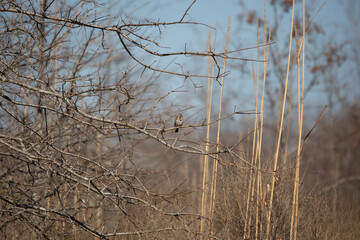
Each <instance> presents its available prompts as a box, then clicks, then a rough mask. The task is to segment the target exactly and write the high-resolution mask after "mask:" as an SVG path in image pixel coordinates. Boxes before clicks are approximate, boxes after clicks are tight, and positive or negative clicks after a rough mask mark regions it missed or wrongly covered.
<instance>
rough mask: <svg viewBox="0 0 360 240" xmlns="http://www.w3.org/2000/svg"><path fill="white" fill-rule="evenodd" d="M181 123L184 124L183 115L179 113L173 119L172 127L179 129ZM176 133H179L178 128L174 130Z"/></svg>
mask: <svg viewBox="0 0 360 240" xmlns="http://www.w3.org/2000/svg"><path fill="white" fill-rule="evenodd" d="M183 123H184V118H183V115H182V114H181V113H179V114H178V115H177V116H176V118H175V122H174V127H180V126H182V125H183ZM178 131H179V128H176V129H175V132H178Z"/></svg>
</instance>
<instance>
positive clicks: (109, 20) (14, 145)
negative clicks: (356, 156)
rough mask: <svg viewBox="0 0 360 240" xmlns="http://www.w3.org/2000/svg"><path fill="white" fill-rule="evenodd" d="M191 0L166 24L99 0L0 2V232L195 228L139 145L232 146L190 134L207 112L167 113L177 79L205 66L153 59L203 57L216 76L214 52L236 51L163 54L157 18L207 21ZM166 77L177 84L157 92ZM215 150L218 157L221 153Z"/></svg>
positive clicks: (106, 234) (84, 233) (177, 231)
mask: <svg viewBox="0 0 360 240" xmlns="http://www.w3.org/2000/svg"><path fill="white" fill-rule="evenodd" d="M194 3H195V1H193V2H192V3H191V4H190V5H189V6H188V8H187V9H185V10H184V12H183V13H182V15H181V16H179V19H178V20H177V21H174V22H162V21H160V20H159V21H149V20H145V19H144V20H141V21H135V20H134V19H131V16H120V17H119V18H115V17H114V16H112V15H111V13H112V11H111V7H113V6H109V5H107V4H102V3H100V1H99V2H97V1H50V0H42V1H32V0H29V1H1V7H0V12H1V23H0V27H1V29H0V36H1V42H0V52H1V54H0V96H1V102H0V108H1V111H0V114H1V118H0V124H1V130H0V155H1V160H0V162H1V171H0V186H1V187H0V199H1V201H0V204H1V209H2V211H1V217H0V219H1V220H0V231H1V234H2V235H3V236H4V237H5V238H6V236H9V235H12V236H17V237H19V238H26V239H28V237H29V234H28V233H29V232H30V233H31V236H32V238H33V239H38V238H43V239H53V238H56V237H55V236H57V237H64V238H65V237H66V238H69V237H74V238H75V237H76V238H79V239H85V238H87V237H88V236H89V235H94V236H96V237H99V238H103V239H108V238H111V237H115V236H124V237H127V238H130V237H131V236H135V237H136V236H138V235H146V236H150V237H154V238H158V237H160V238H163V237H165V238H166V236H173V237H175V238H176V236H182V235H184V234H186V235H187V236H188V237H189V238H194V237H195V236H196V235H197V234H198V233H197V231H198V230H197V228H196V227H194V226H195V225H196V224H195V223H194V222H196V220H197V219H198V218H199V217H201V216H199V215H197V214H196V212H186V211H184V210H183V206H177V205H176V204H175V205H174V203H172V199H178V198H179V196H180V195H181V191H177V188H176V187H175V188H174V189H170V190H169V193H167V192H164V193H161V194H160V193H157V192H153V191H151V190H150V189H148V187H147V181H148V179H149V175H150V174H153V173H151V172H143V171H142V169H141V168H138V164H139V162H141V158H146V157H147V155H146V154H145V153H144V152H141V147H140V148H139V147H138V146H143V145H141V144H143V143H144V142H145V141H146V140H149V139H152V140H153V141H154V142H156V143H157V146H159V147H163V148H166V149H172V150H174V151H179V152H184V153H190V154H195V155H209V157H210V158H214V156H215V155H217V154H219V153H227V155H229V156H230V158H236V156H237V155H236V154H232V151H233V149H232V148H230V147H226V146H220V147H219V150H218V151H217V150H214V149H216V148H215V145H212V148H211V147H210V148H209V149H210V151H209V152H206V151H205V150H204V148H203V146H204V145H205V144H206V143H205V142H203V141H193V140H192V139H191V138H190V137H188V136H189V134H190V133H191V132H192V131H193V129H195V128H199V127H202V126H205V125H206V124H205V123H204V122H199V123H193V124H191V123H189V122H186V120H185V123H184V124H183V125H182V126H180V133H179V134H178V135H174V130H175V128H174V127H173V126H174V125H173V122H174V119H175V116H176V114H177V113H178V112H181V111H183V110H185V109H186V108H187V106H181V105H178V106H172V105H171V104H169V103H167V102H166V101H167V99H168V98H169V96H172V95H173V94H174V93H176V92H179V91H182V90H183V88H182V87H183V85H184V84H185V83H187V82H190V83H191V84H193V85H194V87H196V83H195V82H196V79H202V78H208V77H210V76H207V75H206V74H205V75H202V73H201V72H200V73H196V72H194V73H190V72H189V71H188V70H187V69H186V68H185V67H184V66H183V65H182V64H179V65H175V66H176V68H175V67H169V66H166V65H165V66H164V67H162V65H161V64H157V61H159V59H164V61H165V62H166V61H168V60H167V59H168V58H169V57H171V56H186V57H197V58H198V57H210V58H212V59H213V61H214V62H215V63H216V66H217V68H216V70H217V71H216V75H215V77H213V78H214V79H215V80H217V79H218V78H219V77H221V76H223V75H224V72H222V70H221V68H220V67H219V66H220V65H219V64H218V63H219V61H222V59H223V58H224V57H228V58H229V59H237V58H236V57H231V56H226V55H225V54H224V53H221V52H220V53H215V52H212V51H207V52H206V51H204V52H201V51H197V52H189V51H187V50H186V49H184V50H182V51H177V52H171V51H166V49H165V48H163V47H162V46H160V45H159V44H158V42H157V38H158V37H159V36H160V34H162V31H163V30H164V28H165V27H171V26H174V25H180V24H187V25H199V26H200V27H204V28H208V27H209V26H206V25H204V24H200V23H196V22H191V21H186V15H187V13H188V11H190V10H191V7H192V6H193V4H194ZM121 7H125V6H121ZM154 29H155V31H153V30H154ZM151 31H153V32H151ZM149 32H151V33H149ZM164 49H165V50H164ZM234 53H236V51H234ZM169 61H170V60H169ZM170 64H172V62H171V61H170V62H169V65H170ZM174 69H175V70H174ZM163 76H167V77H174V78H177V79H178V80H179V81H180V82H182V83H183V84H182V85H181V87H179V88H178V89H173V90H171V91H169V92H166V93H161V91H159V89H161V85H162V84H163V83H162V82H161V81H164V80H163ZM233 114H236V113H232V114H230V115H233ZM230 115H227V116H230ZM227 116H225V117H227ZM214 122H216V120H215V121H213V122H211V123H210V124H213V123H214ZM177 127H179V126H177ZM181 132H183V133H181ZM139 153H140V154H139ZM221 156H223V155H220V158H219V161H220V162H221V161H225V160H224V159H227V161H229V156H227V157H226V158H222V157H221ZM154 219H157V220H156V221H155V220H154Z"/></svg>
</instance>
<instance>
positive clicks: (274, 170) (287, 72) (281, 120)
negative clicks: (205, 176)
mask: <svg viewBox="0 0 360 240" xmlns="http://www.w3.org/2000/svg"><path fill="white" fill-rule="evenodd" d="M294 4H295V1H293V3H292V12H291V27H290V39H289V54H288V62H287V69H286V78H285V89H284V93H283V100H282V108H281V116H280V125H279V128H278V135H277V142H276V148H275V156H274V168H273V176H272V183H271V190H270V202H269V210H268V214H267V223H266V239H269V238H270V226H271V213H272V207H273V199H274V190H275V181H276V177H277V176H276V172H277V163H278V158H279V151H280V142H281V135H282V128H283V123H284V113H285V106H286V95H287V87H288V79H289V70H290V59H291V46H292V36H293V26H294Z"/></svg>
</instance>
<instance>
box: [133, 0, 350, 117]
mask: <svg viewBox="0 0 360 240" xmlns="http://www.w3.org/2000/svg"><path fill="white" fill-rule="evenodd" d="M130 2H131V5H130V9H133V10H132V11H131V12H130V14H131V16H132V17H134V16H135V18H136V19H139V20H141V21H143V20H144V18H146V19H149V20H151V21H156V20H158V19H159V20H160V21H167V22H169V21H177V20H179V19H180V18H181V16H182V14H183V13H184V11H185V10H186V9H187V8H188V6H189V5H190V3H191V2H192V1H177V0H167V1H160V0H155V1H133V2H132V1H130ZM298 2H300V1H298ZM307 2H308V3H307V7H308V10H309V13H311V14H312V15H314V14H315V13H316V11H317V10H318V8H319V7H320V6H321V5H322V4H323V3H324V1H320V0H312V1H309V0H308V1H307ZM301 5H302V4H297V6H296V7H297V8H296V14H297V15H301V14H302V9H301ZM267 8H268V9H267V22H268V26H269V25H271V24H274V21H275V20H274V17H273V15H272V10H271V5H270V3H269V1H267ZM128 9H129V8H127V10H128ZM251 10H255V11H256V12H257V14H258V16H260V17H262V16H263V12H264V1H262V0H256V1H242V3H240V1H234V0H226V1H216V0H198V1H197V2H196V3H195V4H194V6H193V7H192V8H191V9H190V11H189V12H188V14H187V16H186V18H185V20H188V21H194V22H200V23H204V24H207V25H210V26H212V27H215V26H216V27H217V29H218V31H217V39H218V40H217V49H218V50H217V52H219V51H222V50H223V49H224V45H225V36H226V29H227V24H228V18H229V16H231V17H232V25H231V35H230V36H231V39H230V49H233V50H234V49H237V48H244V47H250V46H255V45H256V26H254V25H251V26H249V25H247V24H245V23H241V22H239V19H238V16H239V15H240V14H241V13H246V12H248V11H251ZM245 19H246V18H245ZM308 20H309V19H308ZM243 21H244V19H243ZM289 21H290V19H289V18H286V17H285V18H284V19H283V22H281V27H280V30H279V31H280V34H279V35H281V36H283V37H281V38H279V39H274V40H275V41H277V42H278V43H279V45H280V46H286V43H287V41H288V35H289V34H288V33H289V30H290V24H289V23H290V22H289ZM315 22H317V23H319V24H320V25H321V26H323V27H324V28H325V32H326V34H324V35H320V36H318V37H319V41H318V39H317V41H318V42H319V45H320V46H321V38H324V39H325V38H331V39H332V41H333V42H341V41H343V40H344V39H346V37H347V36H345V35H344V32H347V31H351V28H349V25H348V22H347V18H346V15H345V8H344V7H343V6H342V5H341V2H339V1H336V0H328V1H326V3H325V5H324V6H323V7H322V9H321V10H320V12H319V13H318V14H317V15H316V17H315V18H314V23H315ZM348 29H349V30H348ZM153 31H154V32H156V30H155V29H154V30H153ZM261 31H262V30H261ZM213 33H214V31H213ZM207 37H208V29H207V28H206V27H203V26H198V25H196V26H194V25H192V26H189V25H181V26H174V27H171V26H169V27H167V28H165V29H164V28H163V29H162V35H161V38H160V40H159V42H160V44H161V45H162V46H165V47H168V49H166V48H165V49H160V51H164V52H167V51H182V50H184V46H185V44H186V46H187V50H188V51H189V50H193V51H204V50H205V49H206V44H207ZM281 41H282V42H281ZM315 50H316V49H315ZM251 54H255V56H256V51H247V52H243V53H241V54H240V57H248V58H251V56H252V55H251ZM171 60H173V61H174V62H182V60H181V59H179V58H177V59H171ZM164 62H165V61H164ZM187 62H188V63H189V62H190V65H192V67H195V68H196V70H198V71H200V72H201V73H203V74H205V73H206V70H207V65H206V64H207V60H206V59H202V60H199V62H195V63H194V62H193V61H187ZM184 65H185V66H186V61H185V63H184ZM246 68H247V69H248V71H251V64H247V66H246ZM283 68H286V66H285V65H284V66H283ZM199 69H200V70H199ZM228 70H229V71H231V74H230V75H229V77H228V80H227V81H228V84H230V85H231V88H232V89H228V91H229V95H231V94H234V92H235V93H236V92H239V93H240V92H241V94H240V95H241V96H240V98H242V99H241V100H238V101H239V102H241V103H245V104H244V105H243V106H242V107H243V108H244V109H252V108H253V100H252V101H251V100H249V101H248V99H253V85H252V80H251V78H249V76H247V79H244V77H245V75H244V74H243V73H241V72H239V71H237V70H236V68H233V69H230V68H229V69H228ZM169 78H170V79H174V81H171V84H170V86H169V88H170V89H173V88H175V87H177V86H179V85H180V84H181V83H180V82H179V81H178V78H176V77H175V78H173V77H169ZM309 78H310V76H309ZM268 80H269V81H272V79H271V78H269V79H268ZM234 82H235V83H239V82H241V84H240V85H239V84H234ZM203 83H204V85H205V81H203ZM237 88H238V90H237ZM167 90H168V89H166V90H165V91H167ZM191 94H194V93H193V92H192V93H191ZM314 98H315V99H316V103H317V105H316V106H315V105H314V108H315V111H316V112H317V111H318V108H322V106H324V105H325V104H326V101H327V99H325V98H324V96H323V89H321V87H318V88H315V95H313V96H309V97H308V99H310V100H309V103H310V105H308V106H309V107H310V108H311V107H312V106H311V104H313V102H314ZM239 105H240V104H238V103H236V102H234V103H232V106H231V108H232V107H233V106H239ZM238 110H239V109H238ZM316 115H317V114H316Z"/></svg>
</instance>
